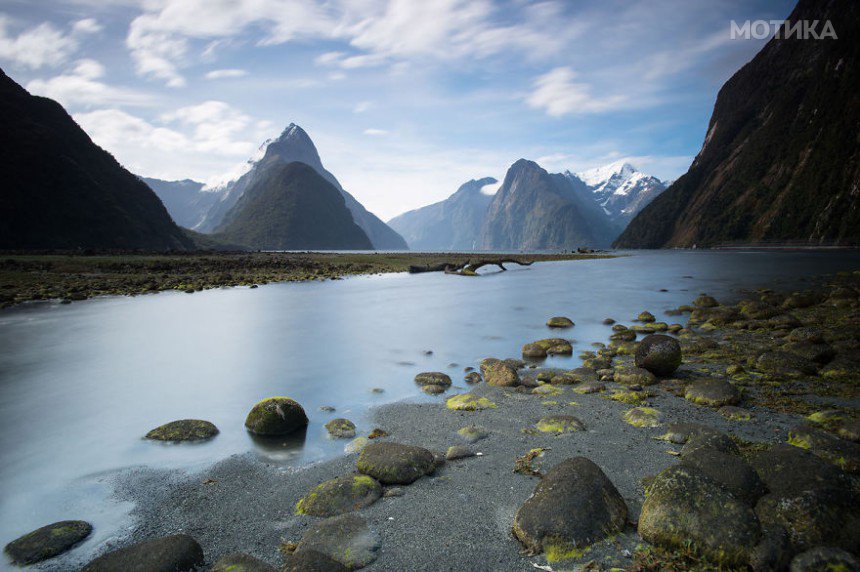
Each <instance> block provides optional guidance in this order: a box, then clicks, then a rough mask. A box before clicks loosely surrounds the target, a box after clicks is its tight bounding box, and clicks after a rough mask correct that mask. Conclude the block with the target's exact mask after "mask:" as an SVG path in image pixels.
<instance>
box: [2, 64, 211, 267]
mask: <svg viewBox="0 0 860 572" xmlns="http://www.w3.org/2000/svg"><path fill="white" fill-rule="evenodd" d="M0 172H2V173H3V191H2V193H0V249H79V248H122V249H147V250H171V249H172V250H187V249H192V248H194V242H193V240H192V239H191V238H190V236H189V235H188V234H187V233H186V232H185V231H183V230H182V229H181V228H179V227H178V226H177V225H176V224H175V223H174V222H173V221H172V220H171V218H170V215H169V214H168V212H167V209H165V208H164V205H163V204H162V203H161V201H159V200H158V197H157V196H156V195H155V193H153V192H152V190H150V188H149V187H147V186H146V184H145V183H143V182H142V181H141V180H139V179H138V178H137V177H136V176H134V175H133V174H132V173H130V172H128V171H127V170H125V169H124V168H123V167H122V166H121V165H120V164H119V163H118V162H117V161H116V159H114V158H113V156H111V155H110V153H108V152H107V151H105V150H104V149H102V148H101V147H99V146H98V145H96V144H95V143H93V141H92V140H91V139H90V138H89V136H88V135H87V134H86V133H85V132H84V131H83V129H81V128H80V127H79V126H78V124H77V123H75V121H74V120H73V119H72V118H71V116H69V114H68V113H66V111H65V110H64V109H63V107H62V106H61V105H60V104H59V103H57V102H56V101H53V100H51V99H47V98H44V97H37V96H33V95H30V94H29V93H28V92H27V91H26V90H25V89H24V88H22V87H21V86H20V85H18V84H17V83H15V82H14V81H13V80H12V79H11V78H9V77H8V76H7V75H6V74H5V73H4V72H3V70H0Z"/></svg>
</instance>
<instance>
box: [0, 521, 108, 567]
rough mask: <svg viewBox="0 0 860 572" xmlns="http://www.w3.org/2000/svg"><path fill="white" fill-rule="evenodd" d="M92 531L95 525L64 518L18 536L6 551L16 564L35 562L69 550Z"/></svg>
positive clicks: (8, 545) (7, 546)
mask: <svg viewBox="0 0 860 572" xmlns="http://www.w3.org/2000/svg"><path fill="white" fill-rule="evenodd" d="M92 531H93V527H92V525H91V524H90V523H88V522H84V521H82V520H63V521H60V522H55V523H53V524H49V525H47V526H43V527H41V528H37V529H36V530H34V531H32V532H28V533H27V534H25V535H23V536H21V537H19V538H16V539H15V540H13V541H12V542H10V543H9V544H7V545H6V548H5V552H6V554H8V555H9V557H10V558H11V559H12V562H14V563H15V564H18V565H28V564H35V563H36V562H41V561H42V560H47V559H48V558H53V557H54V556H58V555H60V554H62V553H64V552H68V551H69V550H71V549H72V548H74V547H75V545H77V544H78V543H80V542H83V541H84V540H85V539H86V538H87V537H88V536H89V535H90V533H91V532H92Z"/></svg>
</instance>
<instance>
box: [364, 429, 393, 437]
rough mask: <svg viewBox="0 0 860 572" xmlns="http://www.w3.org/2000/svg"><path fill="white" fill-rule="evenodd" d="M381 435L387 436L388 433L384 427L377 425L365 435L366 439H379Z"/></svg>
mask: <svg viewBox="0 0 860 572" xmlns="http://www.w3.org/2000/svg"><path fill="white" fill-rule="evenodd" d="M382 437H388V433H387V432H386V431H385V430H384V429H380V428H379V427H377V428H375V429H374V430H373V431H371V432H370V434H368V436H367V438H368V439H380V438H382Z"/></svg>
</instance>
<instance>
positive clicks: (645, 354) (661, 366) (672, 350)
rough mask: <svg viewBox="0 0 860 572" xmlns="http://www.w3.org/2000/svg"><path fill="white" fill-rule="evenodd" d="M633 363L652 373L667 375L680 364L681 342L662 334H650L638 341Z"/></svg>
mask: <svg viewBox="0 0 860 572" xmlns="http://www.w3.org/2000/svg"><path fill="white" fill-rule="evenodd" d="M635 363H636V365H637V366H638V367H641V368H644V369H646V370H648V371H650V372H651V373H653V374H654V375H657V376H660V377H668V376H670V375H672V374H673V373H675V370H677V369H678V366H680V365H681V344H680V343H678V340H676V339H675V338H672V337H670V336H666V335H663V334H651V335H650V336H645V338H644V339H643V340H642V341H641V342H639V347H637V348H636V358H635Z"/></svg>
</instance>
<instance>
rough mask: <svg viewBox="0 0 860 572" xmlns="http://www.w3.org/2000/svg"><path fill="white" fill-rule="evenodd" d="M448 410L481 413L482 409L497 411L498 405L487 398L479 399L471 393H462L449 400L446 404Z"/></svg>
mask: <svg viewBox="0 0 860 572" xmlns="http://www.w3.org/2000/svg"><path fill="white" fill-rule="evenodd" d="M445 405H446V406H447V407H448V409H453V410H455V411H481V410H482V409H495V407H496V404H495V403H493V402H492V401H490V400H489V399H487V398H486V397H478V396H477V395H473V394H471V393H462V394H460V395H455V396H453V397H450V398H448V401H446V402H445Z"/></svg>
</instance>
